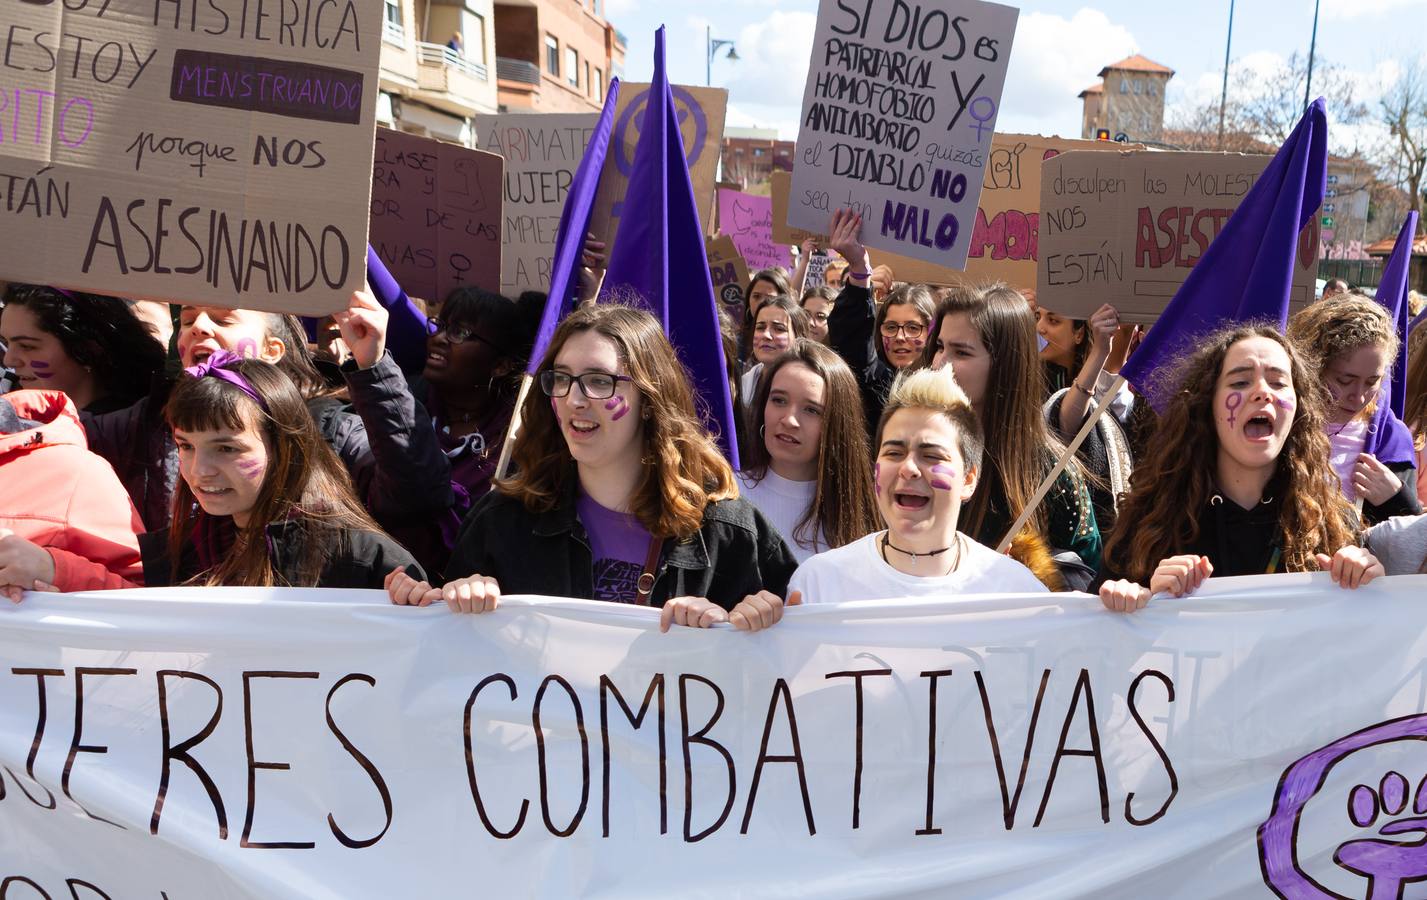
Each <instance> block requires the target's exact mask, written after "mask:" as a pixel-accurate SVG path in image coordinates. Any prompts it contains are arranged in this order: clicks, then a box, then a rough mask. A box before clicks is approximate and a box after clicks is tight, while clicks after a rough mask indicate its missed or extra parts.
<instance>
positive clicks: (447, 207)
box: [368, 128, 505, 309]
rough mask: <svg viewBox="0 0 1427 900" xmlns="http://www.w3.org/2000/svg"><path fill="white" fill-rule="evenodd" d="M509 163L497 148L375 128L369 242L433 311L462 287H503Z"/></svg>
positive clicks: (395, 275)
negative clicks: (482, 148) (503, 208)
mask: <svg viewBox="0 0 1427 900" xmlns="http://www.w3.org/2000/svg"><path fill="white" fill-rule="evenodd" d="M504 165H505V161H504V160H503V159H501V158H500V157H499V156H497V155H496V154H494V153H485V152H482V151H480V150H471V149H469V148H467V147H462V146H461V145H460V144H448V143H444V142H442V141H437V140H433V139H431V138H424V137H420V136H418V135H414V134H406V133H404V132H400V131H392V130H390V129H387V128H378V129H377V141H376V157H375V159H373V161H372V222H371V231H370V232H369V236H368V241H369V243H370V244H371V245H372V249H374V250H376V252H377V255H378V256H379V257H381V260H382V262H383V263H384V264H385V265H386V267H387V269H388V271H390V272H391V274H392V277H393V278H395V279H396V280H397V282H398V283H400V284H401V286H402V289H403V290H405V291H406V292H407V293H408V294H410V295H411V296H413V297H420V298H422V299H423V300H426V301H428V302H429V303H430V304H431V308H432V309H435V308H437V307H439V306H440V304H441V303H442V302H444V301H445V299H446V297H447V295H449V294H450V293H451V292H452V291H454V290H456V289H457V288H462V287H478V288H483V289H485V290H487V291H493V292H496V293H499V292H500V239H501V226H502V224H503V222H502V221H501V205H502V204H501V198H502V196H503V195H504V190H503V189H504V186H505V185H504V182H503V180H502V178H501V175H502V174H503V171H504Z"/></svg>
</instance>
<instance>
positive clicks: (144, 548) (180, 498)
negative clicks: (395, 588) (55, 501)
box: [139, 350, 421, 588]
mask: <svg viewBox="0 0 1427 900" xmlns="http://www.w3.org/2000/svg"><path fill="white" fill-rule="evenodd" d="M184 371H185V373H186V375H185V377H183V378H180V379H179V382H178V384H177V385H175V386H174V389H173V392H172V394H171V395H170V396H169V400H168V403H167V405H166V406H165V408H164V416H165V418H166V419H167V421H168V424H169V425H170V427H171V428H172V429H173V437H174V443H175V444H176V445H177V447H178V468H179V474H180V481H179V485H178V490H177V492H176V493H175V495H174V507H173V516H172V521H171V523H170V526H169V527H168V528H165V529H162V530H160V531H157V532H150V533H148V534H145V535H142V536H141V537H140V538H139V548H140V551H141V553H142V556H143V562H144V581H145V583H146V584H148V585H149V586H156V585H168V584H202V585H251V586H270V585H284V586H288V585H290V586H294V587H335V588H379V587H381V586H382V581H383V579H384V577H385V576H386V573H387V572H389V571H390V570H391V569H392V568H394V567H397V566H405V567H406V570H407V571H414V572H418V573H419V572H421V566H420V565H419V564H418V563H417V562H416V560H415V559H413V558H412V556H411V554H410V553H408V552H407V551H406V550H405V549H404V548H403V547H401V545H399V544H398V543H396V541H394V540H392V539H391V538H390V537H389V536H387V535H386V533H385V532H383V531H382V529H381V528H380V526H378V525H377V523H376V522H374V521H373V520H372V518H371V517H370V516H369V515H368V514H367V511H366V510H365V509H364V508H363V506H362V504H361V501H359V500H358V499H357V497H356V495H355V494H353V493H352V488H351V482H350V481H349V480H348V478H347V474H346V471H345V470H344V469H343V467H342V463H341V460H339V459H338V458H337V454H336V453H334V452H333V450H332V448H331V447H330V446H328V444H327V442H326V441H325V440H323V438H322V434H321V432H319V431H318V429H317V424H316V423H315V422H314V421H313V419H312V416H311V415H310V414H309V412H308V410H307V404H306V401H305V400H304V399H303V397H302V394H301V393H300V392H299V391H298V389H297V387H296V385H294V384H293V383H292V380H291V379H289V378H288V377H287V376H286V375H284V374H283V373H282V372H281V371H279V370H278V369H277V368H276V367H275V366H272V365H269V364H268V363H264V362H259V361H257V360H245V359H243V358H242V357H240V356H238V355H236V354H233V353H230V352H228V351H225V350H220V351H218V352H217V353H214V354H213V355H211V356H210V357H208V359H206V360H205V361H204V362H202V363H199V364H197V365H195V366H191V367H189V368H188V369H185V370H184Z"/></svg>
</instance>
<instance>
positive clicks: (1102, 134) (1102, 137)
mask: <svg viewBox="0 0 1427 900" xmlns="http://www.w3.org/2000/svg"><path fill="white" fill-rule="evenodd" d="M1109 139H1110V129H1108V128H1097V129H1095V140H1097V141H1108V140H1109Z"/></svg>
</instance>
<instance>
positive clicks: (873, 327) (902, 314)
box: [827, 209, 936, 427]
mask: <svg viewBox="0 0 1427 900" xmlns="http://www.w3.org/2000/svg"><path fill="white" fill-rule="evenodd" d="M861 230H862V217H861V216H860V215H858V214H857V213H854V212H852V211H851V210H847V209H840V210H838V211H837V212H836V213H835V214H834V215H833V218H832V224H831V225H830V226H829V228H828V232H829V234H830V238H829V245H830V246H831V247H832V249H834V250H836V251H837V252H838V253H840V254H842V256H843V258H845V259H847V260H849V261H850V262H849V265H848V268H847V272H846V273H844V276H843V286H842V290H841V291H840V292H839V293H838V295H837V301H836V302H835V303H834V304H833V309H832V314H831V315H830V316H829V317H828V323H827V324H828V337H827V342H828V345H829V346H831V347H832V348H833V349H834V350H836V351H837V354H838V356H841V357H842V358H843V360H845V361H846V362H847V364H848V366H850V367H851V368H852V371H853V372H854V373H856V375H857V381H858V384H859V386H860V387H861V388H862V407H863V410H864V412H865V413H866V415H867V422H868V425H869V427H871V426H875V425H876V423H877V422H878V421H879V420H880V419H881V418H882V405H883V404H884V403H885V402H886V400H887V391H888V390H889V389H890V388H891V386H892V379H893V378H894V377H896V375H897V373H898V372H900V371H902V370H903V369H906V368H907V367H908V366H912V365H914V364H915V363H916V362H917V361H918V360H919V359H920V358H921V355H922V347H923V346H925V344H926V342H927V329H928V328H929V327H930V325H931V319H932V313H933V312H934V311H935V308H936V302H935V298H934V297H933V296H932V292H931V289H930V288H928V287H927V286H926V285H920V284H916V285H903V286H902V287H900V288H897V289H896V290H894V291H892V292H891V293H890V294H888V295H887V299H886V300H884V301H883V302H882V305H881V306H877V305H876V304H874V303H873V301H872V294H871V292H870V290H869V287H868V283H869V280H870V279H871V277H872V262H871V259H870V258H869V257H868V255H867V250H866V249H865V248H864V247H863V246H862V241H861V240H860V239H859V237H858V235H859V234H860V232H861Z"/></svg>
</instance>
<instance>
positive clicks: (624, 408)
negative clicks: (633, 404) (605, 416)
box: [604, 397, 629, 422]
mask: <svg viewBox="0 0 1427 900" xmlns="http://www.w3.org/2000/svg"><path fill="white" fill-rule="evenodd" d="M604 408H605V409H606V410H610V411H612V412H613V415H611V416H610V417H609V419H610V421H611V422H618V421H619V420H620V419H623V418H624V417H625V416H627V415H629V404H628V403H626V402H625V400H624V398H623V397H611V398H609V400H607V401H606V402H605V405H604Z"/></svg>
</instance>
